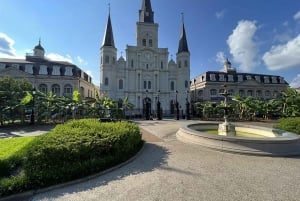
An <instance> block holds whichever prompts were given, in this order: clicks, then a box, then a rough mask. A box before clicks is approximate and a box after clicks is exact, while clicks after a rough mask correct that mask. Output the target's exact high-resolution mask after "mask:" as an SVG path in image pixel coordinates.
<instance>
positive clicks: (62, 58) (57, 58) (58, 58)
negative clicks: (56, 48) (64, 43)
mask: <svg viewBox="0 0 300 201" xmlns="http://www.w3.org/2000/svg"><path fill="white" fill-rule="evenodd" d="M46 57H48V58H49V59H51V60H54V61H67V62H70V63H73V60H72V57H71V56H70V55H66V56H63V55H60V54H57V53H49V54H47V55H46Z"/></svg>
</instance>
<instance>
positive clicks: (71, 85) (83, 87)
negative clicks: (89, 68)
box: [0, 41, 99, 97]
mask: <svg viewBox="0 0 300 201" xmlns="http://www.w3.org/2000/svg"><path fill="white" fill-rule="evenodd" d="M4 76H10V77H13V78H24V79H27V80H28V81H30V82H31V83H32V85H33V86H34V87H35V88H36V89H39V90H40V91H42V92H44V93H48V92H50V91H52V92H53V93H54V94H56V95H57V96H67V97H72V94H73V91H74V90H78V91H79V92H80V94H81V95H82V97H95V92H96V91H98V90H99V89H97V88H96V87H95V86H94V85H93V83H92V78H91V76H89V75H88V74H87V73H85V72H84V71H82V70H81V69H80V68H78V67H77V66H76V65H74V64H72V63H69V62H65V61H52V60H50V59H47V58H46V57H45V50H44V48H43V47H42V46H41V42H40V41H39V44H38V45H37V46H35V47H34V49H33V54H26V59H25V60H24V59H5V58H0V77H4Z"/></svg>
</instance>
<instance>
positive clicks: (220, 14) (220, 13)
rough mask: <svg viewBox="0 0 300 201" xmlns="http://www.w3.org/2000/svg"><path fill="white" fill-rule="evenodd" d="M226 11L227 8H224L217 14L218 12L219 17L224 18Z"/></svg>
mask: <svg viewBox="0 0 300 201" xmlns="http://www.w3.org/2000/svg"><path fill="white" fill-rule="evenodd" d="M225 13H226V10H225V9H223V10H221V11H217V12H216V13H215V14H216V17H217V19H222V18H223V17H224V15H225Z"/></svg>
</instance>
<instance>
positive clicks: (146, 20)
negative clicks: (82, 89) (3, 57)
mask: <svg viewBox="0 0 300 201" xmlns="http://www.w3.org/2000/svg"><path fill="white" fill-rule="evenodd" d="M173 32H174V31H171V32H170V34H173ZM158 42H159V38H158V24H157V23H155V22H154V12H153V10H152V7H151V2H150V0H143V1H142V7H141V10H140V11H139V21H138V22H137V23H136V45H135V46H131V45H127V47H126V59H125V58H123V56H121V57H120V58H119V59H117V48H116V47H115V43H114V36H113V30H112V24H111V18H110V14H109V16H108V21H107V27H106V31H105V34H104V38H103V43H102V47H101V50H100V57H101V61H100V93H101V94H103V95H106V96H109V97H110V98H112V99H113V100H119V99H123V98H124V97H126V96H127V97H128V99H129V101H130V102H131V103H133V104H134V105H135V108H136V109H138V110H139V111H143V110H144V109H145V106H146V102H147V103H150V108H151V110H152V111H153V110H156V103H157V100H158V98H159V100H160V102H161V107H162V110H163V112H164V114H166V113H174V105H175V102H176V99H177V101H178V103H179V109H181V110H183V111H185V106H186V105H185V103H186V97H187V90H189V84H190V52H189V49H188V44H187V38H186V33H185V27H184V22H182V26H181V36H180V38H179V45H178V52H177V54H176V61H174V60H173V59H171V60H170V61H169V60H168V59H169V52H168V48H160V47H159V45H158ZM177 42H178V41H177ZM177 42H176V43H177Z"/></svg>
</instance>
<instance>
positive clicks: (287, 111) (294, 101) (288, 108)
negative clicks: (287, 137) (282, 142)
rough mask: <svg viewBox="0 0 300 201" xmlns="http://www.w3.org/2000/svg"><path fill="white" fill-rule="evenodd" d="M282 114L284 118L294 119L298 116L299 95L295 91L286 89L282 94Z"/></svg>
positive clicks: (299, 111) (299, 113) (299, 112)
mask: <svg viewBox="0 0 300 201" xmlns="http://www.w3.org/2000/svg"><path fill="white" fill-rule="evenodd" d="M281 100H282V114H283V115H284V116H285V117H291V116H292V117H295V116H299V115H300V94H298V92H297V91H296V90H295V89H292V88H290V87H289V88H287V90H286V91H285V92H283V93H282V96H281Z"/></svg>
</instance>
